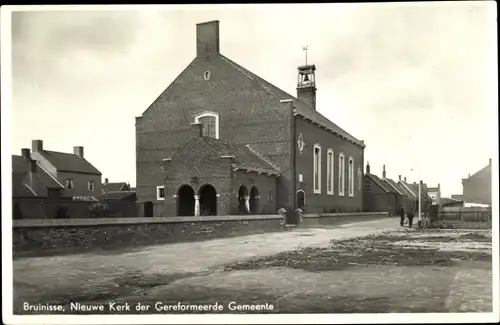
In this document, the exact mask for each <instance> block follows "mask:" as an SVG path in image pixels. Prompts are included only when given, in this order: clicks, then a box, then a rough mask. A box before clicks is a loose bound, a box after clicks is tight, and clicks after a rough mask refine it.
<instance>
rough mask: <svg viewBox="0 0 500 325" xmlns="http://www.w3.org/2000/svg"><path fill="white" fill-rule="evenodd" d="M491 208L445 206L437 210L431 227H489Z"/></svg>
mask: <svg viewBox="0 0 500 325" xmlns="http://www.w3.org/2000/svg"><path fill="white" fill-rule="evenodd" d="M491 217H492V211H491V208H483V207H445V208H442V209H440V210H439V211H438V213H437V218H436V220H435V221H434V222H433V223H432V225H431V227H433V228H451V229H488V228H490V229H491Z"/></svg>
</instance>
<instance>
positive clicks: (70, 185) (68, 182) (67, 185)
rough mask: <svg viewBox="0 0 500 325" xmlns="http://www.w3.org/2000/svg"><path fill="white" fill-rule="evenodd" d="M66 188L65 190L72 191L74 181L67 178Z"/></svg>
mask: <svg viewBox="0 0 500 325" xmlns="http://www.w3.org/2000/svg"><path fill="white" fill-rule="evenodd" d="M66 188H67V189H68V190H72V189H74V188H75V181H73V180H72V179H69V178H68V179H67V180H66Z"/></svg>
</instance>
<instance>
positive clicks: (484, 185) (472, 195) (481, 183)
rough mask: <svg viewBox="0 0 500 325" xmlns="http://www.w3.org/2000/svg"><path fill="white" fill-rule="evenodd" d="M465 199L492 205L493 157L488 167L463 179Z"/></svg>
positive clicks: (469, 201) (470, 201)
mask: <svg viewBox="0 0 500 325" xmlns="http://www.w3.org/2000/svg"><path fill="white" fill-rule="evenodd" d="M462 186H463V200H464V201H465V202H468V203H480V204H488V205H491V200H492V195H491V159H490V161H489V163H488V165H487V166H486V167H484V168H483V169H481V170H479V171H478V172H476V173H475V174H473V175H469V177H468V178H463V179H462Z"/></svg>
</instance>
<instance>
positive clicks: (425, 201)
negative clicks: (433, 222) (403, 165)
mask: <svg viewBox="0 0 500 325" xmlns="http://www.w3.org/2000/svg"><path fill="white" fill-rule="evenodd" d="M405 185H406V186H407V187H408V188H409V189H411V191H412V193H414V195H415V198H416V202H415V211H418V205H419V196H418V193H419V185H418V183H417V182H413V183H412V184H408V183H405ZM420 200H421V202H422V204H421V206H420V209H421V212H422V213H426V212H428V211H429V207H430V206H431V205H432V199H431V198H430V196H429V194H428V190H427V184H425V183H424V182H423V181H420Z"/></svg>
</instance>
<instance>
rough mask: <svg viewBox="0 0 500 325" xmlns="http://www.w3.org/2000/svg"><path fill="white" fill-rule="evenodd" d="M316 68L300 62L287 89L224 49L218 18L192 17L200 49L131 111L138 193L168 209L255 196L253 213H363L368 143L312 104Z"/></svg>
mask: <svg viewBox="0 0 500 325" xmlns="http://www.w3.org/2000/svg"><path fill="white" fill-rule="evenodd" d="M241 46H245V44H244V43H242V44H241ZM315 71H316V67H315V66H314V65H306V66H301V67H298V71H297V75H298V83H297V96H296V97H295V96H292V95H290V94H288V93H286V92H285V91H283V90H281V89H280V88H278V87H276V86H275V85H273V84H271V83H269V82H267V81H265V80H264V79H262V78H261V77H259V76H257V75H255V74H254V73H252V72H250V71H248V70H247V69H245V68H243V67H242V66H240V65H239V64H237V63H235V62H234V61H232V60H230V59H228V58H227V57H225V56H224V55H222V54H221V53H220V46H219V22H218V21H211V22H207V23H201V24H197V26H196V57H195V58H194V59H193V61H192V62H191V63H190V64H189V65H188V66H187V67H186V68H185V69H184V70H183V71H182V72H181V74H180V75H179V76H177V78H176V79H175V80H174V81H173V82H172V83H171V84H170V86H168V87H167V89H166V90H165V91H164V92H163V93H162V94H160V96H159V97H158V98H157V99H156V100H155V101H154V102H153V103H152V104H151V106H150V107H149V108H148V109H147V110H146V111H145V112H144V113H143V114H142V115H141V116H139V117H136V123H135V126H136V159H137V161H136V165H137V170H136V172H137V175H136V176H137V185H136V188H137V198H138V200H139V201H140V202H148V204H146V205H147V206H148V207H149V206H152V204H153V203H154V205H155V213H154V214H155V215H166V216H174V215H179V214H181V215H193V214H195V215H197V214H203V213H208V214H213V213H217V214H219V215H227V214H233V213H245V212H246V211H248V210H250V205H252V204H251V203H250V202H249V201H250V200H251V198H253V199H252V200H258V201H259V202H257V203H254V204H253V205H252V207H253V211H252V212H253V213H256V214H258V213H276V210H277V209H279V208H285V209H286V210H287V211H288V213H289V215H290V214H293V213H294V210H295V209H296V208H299V207H300V208H303V209H305V210H306V211H307V212H324V211H333V210H336V211H345V212H348V211H361V209H362V206H363V204H362V196H363V195H362V180H363V165H364V163H363V154H364V148H365V145H364V143H363V141H360V140H358V139H356V138H355V137H353V136H352V135H350V134H349V133H348V132H346V131H345V130H343V129H341V128H340V127H339V126H337V125H336V124H335V123H333V122H332V121H330V120H329V119H327V118H326V117H325V116H323V115H322V114H321V113H320V112H319V111H318V110H317V109H316V82H315ZM325 109H327V108H325ZM183 150H191V152H185V151H183ZM193 150H196V151H193ZM252 189H253V193H251V192H252ZM149 202H152V203H151V204H150V203H149ZM242 206H244V207H242ZM148 209H149V208H148ZM148 211H149V210H148Z"/></svg>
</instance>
